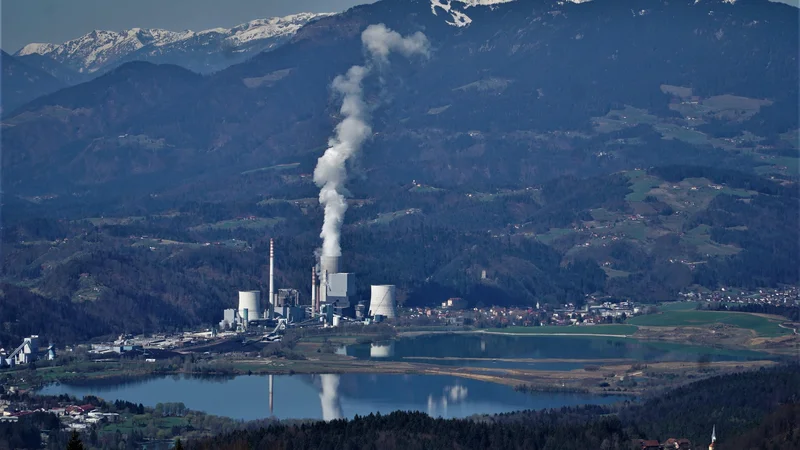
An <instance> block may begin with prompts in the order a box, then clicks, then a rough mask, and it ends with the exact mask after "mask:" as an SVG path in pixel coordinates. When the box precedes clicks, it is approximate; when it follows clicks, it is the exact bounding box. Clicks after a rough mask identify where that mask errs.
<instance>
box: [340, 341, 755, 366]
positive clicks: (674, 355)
mask: <svg viewBox="0 0 800 450" xmlns="http://www.w3.org/2000/svg"><path fill="white" fill-rule="evenodd" d="M341 352H342V353H346V354H347V355H349V356H354V357H356V358H359V359H375V360H404V359H405V360H408V359H413V360H414V361H415V362H430V363H435V364H444V365H460V366H473V367H497V368H509V369H514V368H528V369H532V370H536V369H539V370H572V369H576V368H582V367H584V366H585V365H586V363H585V362H569V361H558V362H554V361H542V362H541V363H538V362H512V361H492V360H491V359H492V358H503V359H508V358H525V359H543V360H547V359H579V360H592V359H617V358H624V359H633V360H637V361H643V362H648V361H703V360H705V361H740V360H747V359H755V358H764V355H763V354H762V353H760V352H754V351H747V350H723V349H716V348H711V347H700V346H692V345H680V344H670V343H663V342H643V341H637V340H635V339H624V338H606V337H584V336H541V335H539V336H507V335H497V334H435V335H424V336H418V337H413V338H403V339H398V340H396V341H393V342H387V343H376V344H354V345H349V346H347V347H345V348H343V349H342V350H341ZM414 358H480V359H479V360H477V361H476V360H435V361H432V360H427V361H426V360H423V359H414Z"/></svg>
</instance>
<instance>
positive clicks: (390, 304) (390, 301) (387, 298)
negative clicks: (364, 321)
mask: <svg viewBox="0 0 800 450" xmlns="http://www.w3.org/2000/svg"><path fill="white" fill-rule="evenodd" d="M396 291H397V288H396V286H395V285H393V284H383V285H378V286H372V295H371V296H370V299H369V315H370V316H377V315H381V316H384V317H386V318H387V319H393V318H395V317H396V316H397V304H396V300H395V293H396Z"/></svg>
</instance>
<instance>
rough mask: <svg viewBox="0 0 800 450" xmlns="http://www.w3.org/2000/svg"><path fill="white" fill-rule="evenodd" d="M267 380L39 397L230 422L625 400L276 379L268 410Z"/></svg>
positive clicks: (53, 389)
mask: <svg viewBox="0 0 800 450" xmlns="http://www.w3.org/2000/svg"><path fill="white" fill-rule="evenodd" d="M269 378H270V377H269V375H257V376H256V375H254V376H237V377H234V378H210V379H209V378H195V377H188V376H173V377H159V378H151V379H147V380H143V381H137V382H127V383H114V384H104V383H102V382H91V383H87V384H81V385H67V384H60V385H49V386H46V387H45V388H43V389H42V390H41V391H39V393H40V394H44V395H60V394H70V395H74V396H76V397H79V398H80V397H83V396H84V395H96V396H98V397H101V398H103V399H105V400H107V401H114V400H118V399H119V400H127V401H130V402H135V403H143V404H144V405H146V406H155V405H156V404H157V403H167V402H183V403H184V404H185V405H186V406H187V407H188V408H189V409H193V410H197V411H203V412H206V413H209V414H215V415H220V416H227V417H231V418H234V419H242V420H253V419H261V418H265V417H270V416H274V417H277V418H279V419H304V418H309V419H324V420H331V419H337V418H352V417H353V416H355V415H356V414H358V415H368V414H370V413H378V412H380V413H382V414H387V413H390V412H392V411H397V410H403V411H422V412H425V413H428V414H430V415H432V416H438V417H445V418H457V417H468V416H471V415H473V414H497V413H503V412H510V411H517V410H524V409H542V408H558V407H562V406H574V405H582V404H608V403H613V402H615V401H619V400H622V399H624V398H623V397H619V396H607V397H602V396H595V395H589V394H569V393H523V392H517V391H515V390H514V389H513V388H511V387H509V386H503V385H499V384H494V383H487V382H483V381H477V380H470V379H464V378H459V377H453V376H440V375H388V374H342V375H275V376H274V377H273V399H272V400H273V401H272V412H270V394H269V391H270V389H269V384H270V381H269Z"/></svg>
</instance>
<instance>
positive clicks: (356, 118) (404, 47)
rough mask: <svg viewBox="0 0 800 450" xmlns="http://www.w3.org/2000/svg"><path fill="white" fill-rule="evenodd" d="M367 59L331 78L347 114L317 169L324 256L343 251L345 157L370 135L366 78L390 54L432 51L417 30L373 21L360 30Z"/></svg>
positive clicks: (426, 54) (337, 126) (362, 143)
mask: <svg viewBox="0 0 800 450" xmlns="http://www.w3.org/2000/svg"><path fill="white" fill-rule="evenodd" d="M361 43H362V45H363V46H364V50H365V59H366V63H365V64H364V65H363V66H353V67H351V68H350V69H349V70H348V71H347V73H346V74H344V75H339V76H337V77H336V78H335V79H334V80H333V85H332V87H333V90H334V92H336V93H337V94H339V95H341V96H342V107H341V109H340V112H341V114H342V115H343V116H344V119H343V120H342V121H341V122H340V123H339V124H338V125H336V129H335V133H334V135H333V136H332V137H331V138H330V139H329V140H328V149H327V150H326V151H325V153H324V154H323V155H322V157H320V158H319V161H318V162H317V168H316V169H314V182H315V183H316V184H317V186H319V187H320V192H319V203H320V204H321V205H322V206H323V207H324V208H325V220H324V222H323V224H322V232H321V233H320V237H321V238H322V255H321V256H341V255H342V248H341V245H340V237H341V229H342V222H343V221H344V213H345V211H347V201H346V200H345V195H344V184H345V182H346V181H347V160H349V159H350V158H352V157H353V156H355V155H356V154H357V153H358V151H359V150H360V149H361V146H362V145H364V142H365V141H366V140H367V139H368V138H369V137H370V136H371V135H372V128H371V127H370V125H369V121H370V114H369V112H370V111H369V110H370V108H369V107H368V105H367V103H366V102H365V101H364V92H363V91H364V90H363V81H364V79H365V78H366V77H367V76H368V75H369V74H370V72H372V71H373V69H374V67H375V66H376V65H377V66H380V67H381V68H384V69H385V68H386V67H388V66H389V54H391V53H392V52H398V53H400V54H402V55H403V56H406V57H410V56H413V55H422V56H428V54H429V48H430V44H429V42H428V39H427V38H426V37H425V35H424V34H422V33H420V32H417V33H415V34H412V35H410V36H407V37H403V36H401V35H400V33H397V32H396V31H392V30H390V29H388V28H386V25H384V24H378V25H370V26H369V27H367V29H366V30H364V32H363V33H361Z"/></svg>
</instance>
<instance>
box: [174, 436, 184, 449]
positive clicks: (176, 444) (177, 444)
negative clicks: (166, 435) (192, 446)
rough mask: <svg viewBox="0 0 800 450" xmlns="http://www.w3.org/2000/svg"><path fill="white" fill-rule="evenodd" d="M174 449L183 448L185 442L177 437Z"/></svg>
mask: <svg viewBox="0 0 800 450" xmlns="http://www.w3.org/2000/svg"><path fill="white" fill-rule="evenodd" d="M174 450H183V444H182V443H181V438H178V439H175V448H174Z"/></svg>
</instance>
